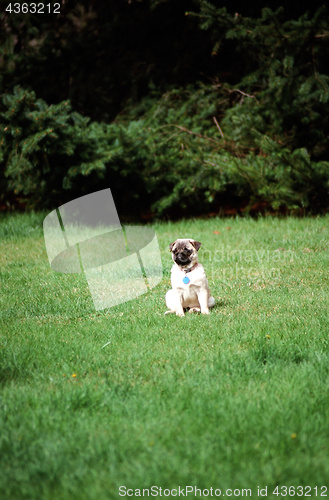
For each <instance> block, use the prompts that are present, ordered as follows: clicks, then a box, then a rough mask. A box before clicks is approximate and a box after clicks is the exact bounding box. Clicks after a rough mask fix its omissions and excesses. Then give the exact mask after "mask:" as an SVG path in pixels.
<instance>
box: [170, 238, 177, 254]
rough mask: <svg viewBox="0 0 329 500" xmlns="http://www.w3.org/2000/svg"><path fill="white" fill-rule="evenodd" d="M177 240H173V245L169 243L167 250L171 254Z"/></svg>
mask: <svg viewBox="0 0 329 500" xmlns="http://www.w3.org/2000/svg"><path fill="white" fill-rule="evenodd" d="M176 241H177V240H175V241H174V242H173V243H170V245H169V250H170V251H171V252H172V249H173V248H174V245H175V243H176Z"/></svg>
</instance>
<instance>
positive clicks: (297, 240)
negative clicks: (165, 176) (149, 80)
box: [0, 214, 329, 500]
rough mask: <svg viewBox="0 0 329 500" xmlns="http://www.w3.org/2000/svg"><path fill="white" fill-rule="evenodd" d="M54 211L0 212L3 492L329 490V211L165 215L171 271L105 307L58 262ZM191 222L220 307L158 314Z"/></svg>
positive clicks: (109, 495) (37, 495) (103, 494)
mask: <svg viewBox="0 0 329 500" xmlns="http://www.w3.org/2000/svg"><path fill="white" fill-rule="evenodd" d="M44 215H45V214H31V215H10V216H6V217H2V218H1V220H0V272H1V275H0V277H1V290H0V306H1V309H0V318H1V336H0V339H1V345H0V349H1V356H0V386H1V393H0V398H1V399H0V498H1V499H5V500H11V499H15V500H20V499H24V500H25V499H33V500H35V499H41V500H48V499H49V500H50V499H52V500H57V499H63V500H64V499H65V500H66V499H68V500H75V499H79V500H83V499H97V500H103V499H104V500H105V499H117V498H124V497H121V496H120V495H119V487H120V486H123V485H124V486H126V487H127V488H132V489H143V488H150V487H151V486H152V485H154V486H158V487H159V488H160V487H161V488H162V489H163V490H164V489H165V488H167V489H174V488H178V486H180V487H182V488H183V487H185V486H187V485H193V486H196V487H198V488H200V489H205V488H208V489H210V488H211V487H213V488H214V490H215V489H216V488H220V489H221V490H222V493H225V489H227V488H231V489H233V490H234V489H240V490H241V496H242V489H251V491H252V496H253V497H257V487H258V486H260V487H261V488H265V486H267V488H268V498H278V497H277V496H275V495H273V494H272V491H273V490H274V488H275V487H276V485H279V486H280V485H285V486H291V485H292V486H295V487H296V488H297V486H311V487H312V488H314V487H315V486H318V487H319V490H318V496H320V492H321V490H320V487H321V486H323V485H327V486H328V478H329V460H328V448H329V425H328V422H329V349H328V329H329V328H328V325H329V323H328V306H329V288H328V284H329V283H328V268H329V253H328V252H329V243H328V240H329V238H328V237H329V217H328V216H327V217H322V218H307V219H294V218H288V219H283V220H279V219H273V218H268V219H259V220H257V221H256V220H252V219H217V218H212V219H208V220H188V221H181V222H177V223H159V224H155V225H154V226H153V227H154V229H155V230H156V232H157V236H158V241H159V244H160V247H161V251H162V260H163V267H164V278H163V281H162V282H161V284H160V285H158V286H157V287H156V288H155V289H153V290H151V291H150V292H149V293H148V294H146V295H143V296H142V297H140V298H139V299H136V300H133V301H130V302H127V303H125V304H122V305H120V306H117V307H114V308H111V309H107V310H104V311H101V312H97V313H96V312H95V311H94V309H93V305H92V300H91V297H90V294H89V290H88V287H87V283H86V280H85V278H84V276H83V275H81V276H78V277H77V276H69V275H62V274H58V273H55V272H53V271H52V270H51V269H50V267H49V264H48V260H47V255H46V251H45V246H44V241H43V234H42V220H43V217H44ZM218 232H219V233H220V234H218ZM184 236H188V237H193V238H195V239H197V240H199V241H201V242H202V247H201V249H200V251H199V257H200V261H201V262H202V263H203V264H204V266H205V268H206V271H207V274H208V280H209V285H210V289H211V292H212V294H213V295H214V296H215V298H216V300H217V305H216V306H215V308H214V309H213V310H212V311H211V314H210V316H206V317H204V316H201V315H192V314H187V315H186V316H185V318H178V317H175V316H173V315H169V316H165V315H164V312H165V310H166V307H165V302H164V295H165V292H166V290H167V289H168V288H169V287H170V268H171V264H172V261H171V257H170V253H169V250H168V245H169V243H171V242H172V241H174V240H175V239H176V238H177V237H184ZM315 491H316V490H312V498H316V495H315ZM323 491H324V490H322V492H323ZM158 492H159V490H158ZM137 493H138V492H137ZM188 496H189V497H190V498H192V497H193V498H194V495H188ZM203 497H204V498H206V496H205V495H204V496H203ZM197 498H202V497H200V496H197Z"/></svg>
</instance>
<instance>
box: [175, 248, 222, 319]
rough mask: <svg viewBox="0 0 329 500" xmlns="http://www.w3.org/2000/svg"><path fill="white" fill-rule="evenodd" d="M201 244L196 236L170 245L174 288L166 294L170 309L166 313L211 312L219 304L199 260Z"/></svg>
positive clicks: (178, 314)
mask: <svg viewBox="0 0 329 500" xmlns="http://www.w3.org/2000/svg"><path fill="white" fill-rule="evenodd" d="M200 247H201V243H199V242H198V241H195V240H192V239H179V240H176V241H174V242H173V243H171V244H170V245H169V250H170V251H171V252H172V259H173V261H174V265H173V267H172V269H171V286H172V289H171V290H169V291H168V292H167V293H166V305H167V307H168V309H169V311H166V313H165V314H170V313H175V314H176V315H177V316H184V309H188V310H189V312H201V314H209V308H210V307H213V306H214V305H215V299H214V297H212V296H211V295H210V291H209V287H208V281H207V278H206V274H205V271H204V268H203V266H202V264H199V262H198V250H199V249H200Z"/></svg>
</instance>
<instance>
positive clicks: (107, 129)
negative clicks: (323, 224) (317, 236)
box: [0, 0, 329, 218]
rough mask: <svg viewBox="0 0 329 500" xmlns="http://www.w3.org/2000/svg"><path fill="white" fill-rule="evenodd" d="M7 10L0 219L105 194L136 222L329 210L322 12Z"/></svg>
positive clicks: (89, 4) (261, 8)
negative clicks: (7, 212) (11, 212)
mask: <svg viewBox="0 0 329 500" xmlns="http://www.w3.org/2000/svg"><path fill="white" fill-rule="evenodd" d="M23 3H24V2H20V4H21V5H23ZM9 4H10V2H2V7H1V9H2V11H1V17H0V22H1V25H0V84H1V104H0V135H1V149H0V171H1V180H0V187H1V200H0V203H1V206H2V208H13V207H17V206H21V207H33V208H41V207H45V206H46V207H53V206H58V205H59V204H60V203H64V202H65V201H67V200H69V199H72V198H74V197H75V196H80V195H82V194H85V193H88V192H91V191H95V190H97V189H102V188H104V187H111V189H112V191H113V194H114V198H115V201H116V204H117V207H118V209H119V212H120V213H123V214H127V215H132V214H133V215H134V216H139V217H140V216H142V217H144V218H145V217H146V218H148V217H152V216H154V215H158V216H166V215H167V216H181V215H186V214H188V213H194V214H198V213H209V212H213V213H218V212H220V213H222V212H224V213H225V212H231V213H232V211H233V213H234V212H244V211H249V212H250V211H251V212H258V211H261V210H271V211H286V210H294V211H300V210H308V211H317V212H318V211H323V210H326V209H327V207H328V191H329V164H328V160H329V158H328V156H329V147H328V136H329V123H328V116H329V113H328V112H329V109H328V108H329V105H328V100H329V87H328V84H329V83H328V82H329V77H328V63H327V61H328V55H329V46H328V44H329V27H328V24H329V23H328V11H327V9H326V7H325V6H324V5H322V4H323V2H317V1H315V2H312V3H310V2H307V1H306V0H304V1H300V2H289V3H287V2H286V4H285V5H283V7H281V6H280V3H279V2H278V1H274V0H272V1H268V2H267V3H266V5H265V4H264V2H263V1H256V2H241V1H238V0H236V1H230V2H228V1H226V2H215V1H213V2H211V1H204V0H199V1H187V0H182V1H179V2H177V1H175V0H140V1H137V0H109V1H105V0H104V1H95V0H84V1H77V0H65V2H64V1H62V2H61V8H60V11H61V13H60V14H59V15H55V14H46V13H45V14H30V13H25V14H22V13H21V14H17V13H14V12H11V13H10V12H9V10H10V9H7V11H6V7H7V6H8V5H9ZM11 5H12V7H14V3H12V4H11Z"/></svg>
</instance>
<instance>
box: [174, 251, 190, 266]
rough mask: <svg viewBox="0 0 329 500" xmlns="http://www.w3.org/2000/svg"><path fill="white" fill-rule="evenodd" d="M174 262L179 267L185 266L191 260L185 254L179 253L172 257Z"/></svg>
mask: <svg viewBox="0 0 329 500" xmlns="http://www.w3.org/2000/svg"><path fill="white" fill-rule="evenodd" d="M174 261H175V262H176V264H178V265H180V266H186V265H187V264H189V263H190V262H191V259H190V256H189V255H187V254H186V253H183V252H180V253H177V254H175V255H174Z"/></svg>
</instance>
